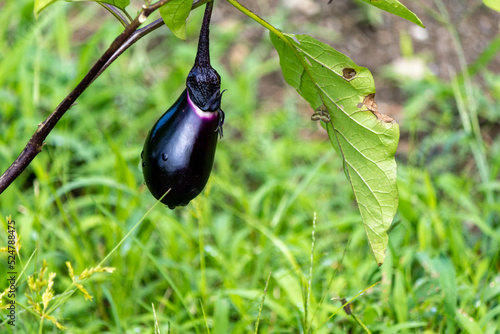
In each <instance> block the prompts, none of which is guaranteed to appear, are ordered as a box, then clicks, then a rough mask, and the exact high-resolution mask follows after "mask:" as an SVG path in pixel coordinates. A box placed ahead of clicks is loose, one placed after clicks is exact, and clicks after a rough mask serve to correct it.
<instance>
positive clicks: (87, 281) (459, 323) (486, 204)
mask: <svg viewBox="0 0 500 334" xmlns="http://www.w3.org/2000/svg"><path fill="white" fill-rule="evenodd" d="M305 2H307V1H305ZM325 3H326V1H325ZM347 3H349V4H347ZM450 3H453V1H451V2H450ZM450 3H442V2H441V1H439V0H436V1H435V2H430V1H423V2H418V5H419V6H418V7H417V5H415V7H410V9H413V10H417V11H420V12H418V14H419V15H425V16H420V17H421V18H422V20H423V22H424V24H426V25H427V26H428V31H430V32H429V33H430V34H433V33H434V32H436V31H439V32H441V33H444V34H446V36H449V38H448V39H445V40H444V41H445V42H446V43H444V42H442V41H440V40H433V43H430V45H434V46H436V48H435V49H432V48H429V49H427V50H426V51H425V52H419V51H420V50H418V48H417V47H415V46H414V45H415V44H414V43H418V39H417V38H416V37H415V36H419V35H418V34H416V35H415V34H413V35H412V34H411V33H410V32H411V30H410V28H409V27H410V24H407V25H406V26H404V28H403V30H401V32H397V31H396V30H395V29H396V28H397V27H396V26H395V23H394V22H395V21H402V19H400V18H394V17H392V18H391V17H389V16H386V15H385V14H381V13H380V12H378V11H372V9H371V8H370V9H368V8H367V7H363V6H362V5H361V4H359V6H360V7H358V6H353V5H351V2H350V1H347V0H346V1H340V0H336V1H334V3H333V4H332V5H330V6H329V7H328V6H327V5H326V4H321V5H320V6H324V9H321V10H322V11H325V12H326V11H331V15H332V16H333V15H337V16H336V17H337V18H338V17H345V16H346V15H340V13H339V12H338V10H339V9H338V8H342V6H344V7H346V8H347V9H346V10H349V13H350V15H347V17H348V18H350V19H351V20H350V21H346V22H345V24H347V25H349V24H351V25H352V26H354V27H357V28H358V30H355V31H353V34H352V35H348V34H347V33H346V34H343V35H342V34H340V35H339V31H340V30H337V31H335V29H332V34H331V35H328V36H318V34H320V35H321V34H322V33H324V32H325V31H326V30H325V27H324V26H323V25H326V26H328V24H329V22H330V23H331V22H334V23H335V22H338V21H335V20H332V21H327V20H325V21H314V20H310V21H309V23H304V22H303V21H301V20H302V19H303V16H301V15H302V14H303V13H305V12H304V11H303V10H302V9H301V8H300V6H296V7H293V6H288V7H283V6H282V5H281V4H279V3H277V2H265V1H257V2H255V3H254V4H253V6H254V7H255V8H254V9H255V10H256V11H257V10H259V12H260V13H261V14H262V15H263V16H264V17H267V18H268V19H269V20H270V21H271V22H273V24H275V25H276V26H278V27H283V28H287V30H288V31H291V30H293V29H295V30H297V32H300V30H301V29H304V30H307V32H308V33H309V34H311V35H313V36H316V37H321V38H324V39H325V40H326V41H327V42H329V43H330V44H332V45H333V46H334V47H337V46H339V49H340V50H341V51H345V52H346V53H348V55H349V56H351V57H352V58H353V59H354V60H355V61H358V58H357V57H359V59H362V63H360V65H363V66H367V67H369V68H371V69H373V70H374V76H375V78H376V80H379V81H380V83H381V84H380V90H379V91H378V92H379V93H378V94H377V96H378V98H379V104H380V106H381V107H382V108H383V106H385V107H387V109H386V110H384V109H382V110H384V111H385V112H386V113H389V114H391V112H390V111H393V113H392V114H391V116H393V117H396V119H397V120H398V122H399V123H400V126H401V130H402V140H401V145H400V149H399V152H400V153H399V155H398V163H399V165H398V178H399V184H398V186H399V194H400V206H399V212H398V214H397V216H396V219H395V223H394V227H393V229H392V230H391V232H390V234H389V237H390V245H389V249H388V251H387V255H386V256H387V257H386V262H385V263H384V265H383V266H382V267H381V268H378V267H377V266H376V264H375V261H374V259H373V257H372V256H371V255H370V254H369V250H368V245H367V241H366V236H365V232H364V228H363V226H362V224H361V217H360V215H359V212H358V210H357V207H356V205H355V203H354V198H353V195H352V191H351V189H350V185H349V183H348V181H347V180H346V178H345V175H344V174H343V172H342V167H341V163H340V159H339V157H338V156H336V154H335V152H334V150H333V149H332V147H331V145H330V143H329V141H328V138H327V137H326V134H325V132H324V130H323V129H322V128H321V127H320V126H318V124H317V123H314V122H311V121H310V120H309V116H310V114H311V113H312V111H311V110H308V108H307V107H306V106H305V103H304V102H303V101H301V100H300V97H299V96H298V95H297V94H296V93H295V91H294V90H293V89H292V88H289V87H286V85H285V84H284V81H283V79H282V76H281V73H280V70H279V65H278V59H277V54H276V52H275V51H273V49H272V45H271V42H270V41H269V38H268V35H267V33H266V32H265V31H264V30H263V29H261V28H260V27H257V26H256V25H255V24H254V23H251V22H249V21H248V20H241V16H239V15H238V14H237V13H235V11H234V10H232V9H231V8H229V6H227V4H225V3H224V2H222V1H219V2H218V3H217V4H216V6H215V13H214V22H213V24H212V44H211V47H212V58H213V63H214V67H215V68H217V69H218V71H219V73H220V74H221V76H222V78H223V88H227V89H228V91H227V92H226V93H225V95H224V99H223V108H224V110H225V111H226V125H225V128H224V134H225V136H224V139H223V140H222V141H221V142H220V143H219V145H218V149H217V154H216V161H215V165H214V170H213V172H212V176H211V178H210V181H209V184H208V186H207V188H206V189H205V191H204V192H203V193H202V195H200V196H199V197H198V198H197V199H196V200H194V201H193V202H192V203H191V204H190V205H189V206H187V207H186V208H183V209H176V210H174V211H171V210H168V209H166V208H164V207H163V206H161V205H158V206H155V207H154V208H152V207H153V206H154V204H155V201H154V199H153V197H152V196H151V195H150V194H149V192H148V191H147V188H146V187H145V186H144V185H143V178H142V173H141V170H140V166H139V163H140V152H141V149H142V145H143V141H144V139H145V137H146V133H147V131H148V130H149V128H150V127H151V126H152V125H153V123H154V121H155V120H156V119H157V118H158V117H159V116H160V115H161V114H162V113H163V112H164V111H165V110H166V108H168V107H169V106H170V105H171V104H172V102H173V101H175V99H176V98H177V96H178V95H179V94H180V92H181V91H182V90H183V89H184V81H185V77H186V74H187V73H188V71H189V69H190V67H191V66H192V62H193V59H194V55H195V50H196V39H197V34H198V29H199V22H200V18H201V15H202V10H196V11H195V12H194V13H193V15H192V17H190V20H189V22H188V25H187V38H188V41H187V42H183V41H180V40H178V39H176V38H175V37H173V36H172V34H171V33H169V32H168V30H167V29H166V28H164V29H159V31H156V32H155V33H153V34H152V35H150V36H148V37H147V38H145V39H144V40H142V41H140V42H138V43H137V44H136V45H135V46H134V47H133V48H132V49H130V50H129V51H127V52H126V53H125V54H124V55H123V56H122V57H120V59H119V60H118V61H116V63H114V64H113V65H112V66H111V67H110V68H109V69H108V70H107V71H106V72H105V73H104V74H103V75H102V76H101V77H100V78H99V79H98V80H97V81H96V82H95V83H94V84H93V85H92V86H91V87H90V89H88V90H87V91H86V92H85V93H84V94H83V95H82V97H81V98H80V99H79V100H78V104H77V105H76V106H74V107H73V108H72V109H71V110H70V111H69V112H68V114H67V115H65V117H64V118H63V119H62V120H61V122H60V123H59V124H58V126H57V127H56V129H55V130H54V131H53V132H52V133H51V134H50V135H49V137H48V139H47V141H46V145H45V147H44V150H43V152H42V153H41V154H40V155H39V156H38V157H37V158H36V159H35V160H34V161H33V163H32V164H31V166H30V167H29V168H28V169H27V170H26V172H25V173H24V174H23V175H22V176H21V177H20V178H19V179H18V180H16V182H15V183H14V184H13V185H12V186H11V187H10V188H9V189H8V190H7V191H6V192H5V193H3V194H2V195H1V196H0V220H1V222H2V226H3V228H2V231H1V232H0V240H1V241H0V246H4V245H6V243H7V234H6V233H5V227H6V216H9V215H12V218H13V219H14V220H15V221H16V226H17V232H18V235H19V236H20V244H21V249H20V254H19V258H18V263H17V271H18V272H19V275H18V277H19V282H18V290H17V302H18V304H17V307H18V308H17V320H16V327H15V328H13V327H11V326H8V325H7V324H6V323H5V322H4V323H3V324H2V325H1V327H0V331H1V332H5V333H13V332H15V333H36V332H41V331H43V332H45V333H48V332H59V331H60V330H59V329H58V328H57V326H56V322H58V324H59V325H60V326H64V327H66V328H67V330H66V331H67V332H69V333H153V332H155V330H159V331H160V332H161V333H168V332H171V333H207V332H208V331H210V333H251V332H254V331H255V328H256V322H257V320H258V319H259V332H260V333H301V332H306V333H307V332H315V333H346V332H348V333H364V332H367V331H371V332H373V333H415V332H418V333H458V332H463V333H496V332H498V331H499V330H500V316H499V314H500V275H499V271H500V260H499V250H500V248H499V243H500V217H499V213H500V201H499V196H498V195H499V190H500V182H499V171H500V158H499V157H500V152H499V151H500V139H499V138H498V131H499V129H500V128H499V126H498V124H499V119H500V107H499V102H500V75H499V74H498V73H499V71H498V69H499V67H497V66H498V62H499V61H498V49H499V48H500V43H499V41H500V34H499V28H498V21H499V20H498V19H499V15H498V13H494V12H493V11H491V10H488V9H487V8H486V7H484V6H481V5H479V4H477V3H476V4H475V5H474V6H471V7H470V8H468V9H467V11H466V12H465V14H467V15H469V16H468V18H471V17H476V16H477V17H482V18H483V21H480V20H479V19H478V20H472V22H471V20H463V21H460V23H463V24H464V25H466V24H469V26H466V27H465V28H463V27H462V25H460V24H457V23H456V21H453V22H455V23H454V24H451V22H452V19H453V15H457V8H459V7H460V6H466V5H467V4H468V2H467V1H460V6H458V5H456V6H455V5H453V4H450ZM249 5H250V4H249ZM335 5H337V6H338V7H335ZM408 5H413V4H408ZM320 8H323V7H320ZM335 8H337V9H335ZM218 12H219V13H218ZM300 13H302V14H300ZM344 13H345V12H344ZM304 15H305V14H304ZM307 15H312V16H311V17H314V16H313V15H319V14H317V13H316V14H314V13H312V14H307ZM325 15H328V13H327V14H325ZM466 18H467V16H466ZM484 20H486V21H488V20H489V21H488V22H496V26H495V25H493V27H491V26H490V30H488V31H489V33H490V32H491V31H492V32H493V36H492V37H488V39H487V40H486V41H485V42H484V43H483V44H481V45H480V46H475V45H471V44H468V43H462V42H461V41H462V40H461V38H462V37H463V35H462V33H463V30H464V29H465V30H466V31H469V32H470V33H471V34H472V39H477V40H484V35H487V34H486V33H484V31H483V33H484V34H483V35H481V29H482V28H481V25H478V24H479V23H478V22H483V23H482V24H483V25H484V22H486V21H484ZM495 20H496V21H495ZM344 21H345V20H344ZM316 22H318V23H317V24H316ZM325 22H326V23H325ZM387 22H389V24H388V23H387ZM299 27H300V28H299ZM331 28H334V27H331ZM120 30H121V26H120V25H119V24H118V23H117V22H116V21H114V20H113V18H112V17H111V16H110V15H109V14H108V13H107V12H105V11H104V10H103V9H102V8H100V7H99V6H98V5H96V4H90V3H72V4H70V3H65V2H61V3H58V4H56V5H54V6H52V7H50V8H49V9H48V10H47V11H45V12H43V13H42V15H40V17H39V18H38V19H35V18H34V16H33V1H30V0H19V1H9V2H1V3H0V34H1V35H0V36H1V37H0V87H1V88H0V120H1V121H0V167H1V168H0V169H1V170H2V171H3V170H5V169H6V168H7V167H8V165H9V164H10V163H11V162H12V161H13V160H14V159H15V157H16V156H17V154H18V153H19V151H20V150H21V149H22V147H24V145H25V143H26V141H27V139H28V138H29V137H30V136H31V134H32V133H33V132H34V130H35V127H36V124H38V123H39V122H41V121H42V120H43V119H44V118H45V117H46V116H47V115H48V113H49V112H50V111H52V110H53V108H54V107H55V106H57V104H58V103H59V102H60V101H61V99H62V98H63V97H64V96H65V95H66V94H67V93H68V92H69V91H70V90H71V89H72V88H73V87H74V85H75V83H76V82H77V81H78V80H79V79H81V78H82V77H83V75H84V74H85V73H86V71H87V70H88V68H89V67H90V66H91V64H92V63H93V62H94V61H95V59H97V57H98V55H99V54H100V53H102V52H103V50H104V49H105V48H106V47H107V46H108V45H109V43H110V42H111V41H112V40H113V38H114V37H115V36H116V35H117V34H118V33H119V32H120ZM372 30H373V31H386V32H389V33H390V35H389V36H390V39H392V44H391V46H387V48H388V49H390V48H393V49H392V50H394V48H396V50H397V52H398V53H396V54H394V59H387V58H386V60H385V64H386V65H387V66H382V67H378V65H382V64H384V62H383V61H382V60H380V59H379V58H377V57H373V56H372V57H369V56H368V55H366V53H364V52H362V53H361V54H358V56H357V53H353V51H352V50H343V49H342V48H347V49H348V48H349V47H356V43H355V42H356V38H357V37H356V35H355V34H356V33H359V31H361V32H363V33H364V34H365V35H366V36H370V31H372ZM488 36H490V35H488ZM349 42H351V43H349ZM365 42H366V44H367V45H370V44H369V42H367V41H365ZM336 43H338V45H337V44H336ZM440 45H441V49H440V48H439V46H440ZM443 45H445V47H446V52H449V54H451V55H452V56H453V58H452V57H451V56H450V57H448V61H447V62H446V59H444V60H443V53H442V47H443ZM362 47H364V46H360V47H359V50H361V49H362ZM415 50H416V51H415ZM379 52H380V50H373V55H376V54H378V53H379ZM446 52H445V53H444V54H445V55H447V54H448V53H446ZM363 57H364V58H363ZM444 58H446V56H445V57H444ZM370 59H373V62H374V65H373V66H372V65H371V64H370ZM393 60H394V62H393ZM395 60H398V61H400V62H403V63H404V64H406V67H403V68H404V69H406V74H408V71H409V69H413V68H415V66H417V69H418V66H420V65H422V66H423V67H421V69H422V70H421V71H417V73H418V74H419V75H414V76H412V77H408V76H406V75H403V74H402V72H401V71H398V69H399V68H398V63H397V62H395ZM363 61H364V62H363ZM443 61H444V64H446V63H447V64H448V65H449V66H447V67H446V66H443ZM358 63H359V62H358ZM389 63H391V64H389ZM388 64H389V65H388ZM415 64H417V65H415ZM420 74H422V75H420ZM378 87H379V86H378ZM384 93H386V94H385V98H384ZM381 99H382V100H381ZM384 101H385V104H384ZM390 107H391V108H390ZM315 214H316V220H315V219H314V217H315ZM141 220H142V221H141ZM138 222H140V224H138ZM137 224H138V225H137ZM134 227H135V228H134ZM128 233H130V235H129V236H128V237H127V238H126V239H125V241H124V242H123V243H121V244H120V242H121V240H122V239H123V238H124V237H125V236H126V235H127V234H128ZM313 233H314V234H313ZM1 259H2V260H1V261H2V262H4V263H5V265H4V264H2V265H1V267H2V268H6V261H7V256H6V255H5V256H4V255H2V257H1ZM103 260H104V261H103ZM66 262H70V263H71V266H72V268H73V269H74V274H75V275H76V276H74V277H72V274H71V272H70V270H69V269H68V265H67V264H66ZM98 265H101V269H102V268H103V267H104V268H105V269H106V268H110V267H112V268H115V270H114V271H113V272H112V273H111V272H96V271H99V269H96V268H97V266H98ZM44 268H45V269H44ZM91 268H94V270H91ZM84 269H89V271H87V272H86V273H84V274H83V275H82V274H81V273H82V272H83V271H84ZM108 271H112V270H110V269H108ZM51 272H54V273H56V276H55V277H52V279H49V274H50V273H51ZM78 275H80V276H79V277H78ZM269 275H270V276H269ZM85 276H87V278H85ZM268 277H270V278H269V279H268ZM49 281H52V282H53V285H52V289H49V290H48V287H47V284H48V283H49ZM0 282H2V283H0V291H3V290H4V288H5V287H6V286H7V283H6V270H3V269H2V270H0ZM376 283H378V284H376ZM77 284H83V286H80V289H79V288H78V286H77ZM266 284H268V285H267V289H266V290H265V287H266ZM374 284H376V285H375V286H373V285H374ZM370 287H371V288H370ZM365 289H367V290H366V291H364V290H365ZM50 290H53V291H54V295H53V296H51V295H50V294H49V293H48V292H47V291H50ZM83 291H87V292H88V293H89V294H90V295H91V296H92V297H93V298H92V300H91V301H90V300H87V299H86V297H87V298H88V297H89V296H88V295H87V296H86V295H85V294H84V293H83ZM362 291H364V293H362V294H360V292H362ZM263 296H265V300H264V302H263V304H261V303H262V300H263ZM342 298H345V299H346V300H351V299H353V301H352V303H351V305H350V306H351V310H352V314H351V315H349V314H347V313H346V312H345V311H344V310H342V308H341V306H342V302H341V299H342ZM6 301H7V299H6V298H5V297H4V299H3V302H4V305H5V302H6ZM44 302H45V303H46V305H44ZM153 305H154V307H153ZM49 312H50V313H49ZM40 314H49V315H50V316H52V317H53V318H52V319H50V318H47V317H45V319H43V320H42V319H41V316H40ZM1 319H2V321H5V313H4V315H2V318H1ZM155 325H156V326H157V328H156V327H155ZM363 326H366V327H363Z"/></svg>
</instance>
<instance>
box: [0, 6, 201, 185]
mask: <svg viewBox="0 0 500 334" xmlns="http://www.w3.org/2000/svg"><path fill="white" fill-rule="evenodd" d="M169 1H170V0H160V1H158V2H156V3H154V4H152V5H150V6H143V7H142V9H141V11H140V12H139V14H138V15H137V17H136V18H135V19H134V20H132V22H130V24H129V25H128V26H127V27H126V28H125V30H124V31H123V32H122V33H121V34H120V35H119V36H118V37H117V38H116V39H115V40H114V41H113V42H112V43H111V45H110V46H109V47H108V49H107V50H106V51H105V52H104V54H103V55H102V56H101V57H100V58H99V59H98V60H97V62H96V63H95V64H94V65H93V66H92V68H91V69H90V70H89V72H88V73H87V74H86V75H85V77H84V78H83V79H82V80H81V81H80V82H79V83H78V85H77V86H76V87H75V88H74V89H73V91H71V93H69V94H68V95H67V96H66V97H65V98H64V100H62V101H61V103H60V104H59V105H58V106H57V108H56V109H55V110H54V111H53V112H52V113H51V114H50V115H49V117H47V119H45V120H44V121H43V122H42V123H40V124H38V128H37V130H36V131H35V133H34V134H33V135H32V136H31V138H30V140H29V141H28V143H27V144H26V146H25V147H24V149H23V151H22V152H21V153H20V154H19V156H18V157H17V158H16V160H15V161H14V162H13V163H12V164H11V165H10V166H9V168H8V169H7V170H6V171H5V172H4V173H3V174H2V176H0V194H1V193H3V192H4V190H5V189H7V188H8V187H9V186H10V185H11V184H12V182H14V180H15V179H16V178H17V177H19V175H21V173H22V172H23V171H24V170H25V169H26V167H28V165H29V164H30V163H31V161H33V159H34V158H35V157H36V156H37V154H38V153H40V152H41V151H42V147H43V145H44V140H45V138H47V136H48V135H49V133H50V132H51V131H52V130H53V129H54V127H55V126H56V124H57V122H59V120H60V119H61V117H62V116H64V114H65V113H66V111H68V110H69V109H70V108H71V106H72V105H73V104H74V102H75V101H76V99H77V98H78V97H79V96H80V95H81V94H82V93H83V92H84V91H85V90H86V89H87V88H88V87H89V86H90V85H91V84H92V82H93V81H94V80H95V79H96V78H97V77H98V76H99V75H100V74H101V73H102V72H103V71H104V70H105V69H106V68H107V67H108V66H109V65H110V64H111V63H112V62H113V61H114V60H116V59H117V58H118V56H120V55H121V54H122V53H123V52H124V51H125V50H127V49H128V48H129V47H130V46H131V45H132V44H134V43H135V42H136V41H138V40H139V39H141V38H142V37H144V36H145V35H147V34H149V33H150V32H152V31H154V30H155V29H157V28H159V27H161V26H162V25H163V22H162V21H161V19H159V20H156V21H154V22H153V23H151V24H149V25H147V26H145V27H144V28H142V29H138V28H139V26H140V25H141V24H142V23H144V22H145V21H146V20H147V18H148V17H149V15H151V14H152V13H153V12H154V11H156V10H157V9H158V8H160V7H161V6H163V5H164V4H166V3H167V2H169ZM208 1H210V0H195V1H194V2H193V6H192V9H194V8H197V7H199V6H201V5H203V4H205V3H207V2H208Z"/></svg>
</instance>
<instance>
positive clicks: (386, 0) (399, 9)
mask: <svg viewBox="0 0 500 334" xmlns="http://www.w3.org/2000/svg"><path fill="white" fill-rule="evenodd" d="M363 1H364V2H366V3H368V4H370V5H372V6H375V7H377V8H380V9H382V10H385V11H386V12H389V13H391V14H394V15H397V16H399V17H402V18H404V19H406V20H408V21H410V22H413V23H415V24H418V25H419V26H421V27H422V28H425V27H424V24H423V23H422V21H420V19H419V18H418V17H417V15H415V14H414V13H413V12H412V11H411V10H409V9H408V8H406V7H405V6H404V5H403V4H402V3H401V2H399V1H398V0H363ZM484 1H488V0H484ZM491 1H498V0H491Z"/></svg>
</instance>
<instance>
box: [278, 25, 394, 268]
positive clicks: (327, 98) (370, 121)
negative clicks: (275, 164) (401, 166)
mask: <svg viewBox="0 0 500 334" xmlns="http://www.w3.org/2000/svg"><path fill="white" fill-rule="evenodd" d="M271 40H272V42H273V44H274V46H275V47H276V50H278V53H279V56H280V65H281V68H282V70H283V76H284V77H285V80H286V81H287V82H288V83H289V84H290V85H291V86H293V87H294V88H295V89H297V91H298V93H299V94H300V95H302V97H303V98H304V99H306V100H307V101H308V102H309V103H310V105H311V106H312V108H313V109H318V108H320V107H321V108H323V109H326V110H327V111H328V114H329V116H330V118H331V120H332V121H331V122H330V123H328V124H327V131H328V136H329V137H330V141H331V142H332V144H333V146H334V147H335V148H336V149H337V151H338V152H339V154H340V155H341V156H342V158H343V163H344V171H345V173H346V176H347V178H348V180H349V181H350V182H351V185H352V189H353V191H354V195H355V197H356V201H357V203H358V207H359V210H360V213H361V217H362V220H363V223H364V225H365V230H366V234H367V236H368V241H369V243H370V247H371V250H372V251H373V254H374V256H375V259H376V261H377V264H378V265H382V263H383V262H384V257H385V250H386V248H387V243H388V235H387V230H388V229H389V227H390V225H391V223H392V219H393V218H394V215H395V213H396V210H397V206H398V190H397V186H396V161H395V160H394V154H395V152H396V148H397V144H398V139H399V127H398V124H397V123H395V122H393V121H392V119H390V118H389V117H387V116H385V115H382V114H380V113H379V112H378V109H377V106H376V103H375V100H374V94H375V84H374V81H373V77H372V75H371V73H370V71H369V70H368V69H366V68H364V67H360V66H358V65H356V64H355V63H354V62H353V61H352V60H351V59H349V58H348V57H347V56H345V55H343V54H342V53H340V52H338V51H336V50H334V49H333V48H332V47H330V46H329V45H327V44H324V43H321V42H319V41H317V40H315V39H314V38H312V37H309V36H307V35H295V36H294V35H289V34H285V35H284V40H282V39H280V38H279V37H278V36H276V35H274V34H272V33H271ZM376 115H377V116H376Z"/></svg>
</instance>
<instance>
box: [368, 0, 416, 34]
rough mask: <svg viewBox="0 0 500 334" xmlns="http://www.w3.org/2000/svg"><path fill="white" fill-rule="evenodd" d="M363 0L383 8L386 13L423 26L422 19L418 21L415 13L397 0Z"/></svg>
mask: <svg viewBox="0 0 500 334" xmlns="http://www.w3.org/2000/svg"><path fill="white" fill-rule="evenodd" d="M363 1H364V2H366V3H368V4H370V5H372V6H375V7H377V8H380V9H382V10H385V11H386V12H388V13H391V14H394V15H397V16H399V17H402V18H404V19H407V20H408V21H410V22H413V23H415V24H418V25H419V26H421V27H422V28H425V27H424V24H423V23H422V21H420V19H419V18H418V17H417V15H415V14H414V13H413V12H412V11H411V10H409V9H408V8H406V7H405V5H403V4H402V3H401V2H399V1H398V0H363Z"/></svg>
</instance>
